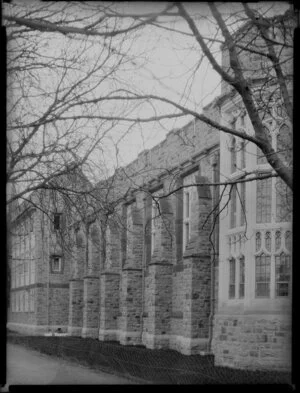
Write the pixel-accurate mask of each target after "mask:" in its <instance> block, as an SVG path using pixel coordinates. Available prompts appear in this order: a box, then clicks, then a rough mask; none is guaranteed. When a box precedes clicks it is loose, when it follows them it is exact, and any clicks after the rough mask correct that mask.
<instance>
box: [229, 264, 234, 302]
mask: <svg viewBox="0 0 300 393" xmlns="http://www.w3.org/2000/svg"><path fill="white" fill-rule="evenodd" d="M234 297H235V259H234V258H231V259H230V260H229V299H233V298H234Z"/></svg>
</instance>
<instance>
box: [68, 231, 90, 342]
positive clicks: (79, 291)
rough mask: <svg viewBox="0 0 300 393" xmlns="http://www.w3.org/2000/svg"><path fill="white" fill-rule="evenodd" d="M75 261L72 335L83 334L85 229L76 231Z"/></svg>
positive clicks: (70, 318)
mask: <svg viewBox="0 0 300 393" xmlns="http://www.w3.org/2000/svg"><path fill="white" fill-rule="evenodd" d="M74 251H75V258H74V259H75V261H74V268H73V269H72V270H73V272H72V278H71V280H70V287H69V291H70V297H69V326H68V333H69V334H70V335H71V336H81V332H82V322H83V275H84V266H85V260H86V236H85V234H84V231H83V229H82V228H81V229H79V230H77V231H76V233H75V244H74Z"/></svg>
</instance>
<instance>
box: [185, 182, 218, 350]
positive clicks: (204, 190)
mask: <svg viewBox="0 0 300 393" xmlns="http://www.w3.org/2000/svg"><path fill="white" fill-rule="evenodd" d="M195 180H196V183H198V184H199V183H201V184H203V183H206V182H207V179H206V178H205V177H203V176H200V175H196V176H195ZM191 206H192V208H191V211H192V215H191V228H190V237H189V241H188V243H187V247H186V249H185V251H184V253H183V305H182V306H183V309H182V312H183V326H182V332H183V336H182V337H180V338H179V341H180V342H181V345H180V346H181V353H184V354H186V355H191V354H195V353H199V351H202V350H203V351H206V350H208V348H207V346H208V338H209V337H208V334H209V331H208V330H209V314H210V284H211V283H210V281H211V266H210V263H211V261H210V258H211V257H210V242H209V235H210V232H211V220H210V219H209V218H208V214H209V213H210V212H211V195H210V190H209V187H208V186H197V188H196V189H195V192H193V193H192V200H191Z"/></svg>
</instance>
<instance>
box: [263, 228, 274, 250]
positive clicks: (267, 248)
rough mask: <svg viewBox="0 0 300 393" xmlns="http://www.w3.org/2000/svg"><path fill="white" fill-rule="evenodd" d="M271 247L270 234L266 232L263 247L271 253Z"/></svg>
mask: <svg viewBox="0 0 300 393" xmlns="http://www.w3.org/2000/svg"><path fill="white" fill-rule="evenodd" d="M271 246H272V239H271V232H270V231H267V232H266V233H265V247H266V250H267V251H269V252H271Z"/></svg>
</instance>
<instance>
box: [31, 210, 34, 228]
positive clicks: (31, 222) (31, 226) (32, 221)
mask: <svg viewBox="0 0 300 393" xmlns="http://www.w3.org/2000/svg"><path fill="white" fill-rule="evenodd" d="M33 223H34V221H33V214H31V216H30V232H33Z"/></svg>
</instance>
